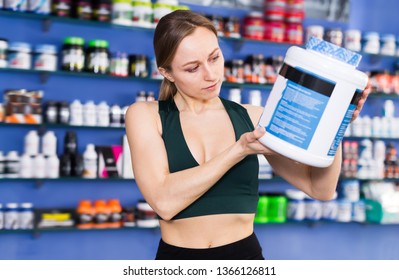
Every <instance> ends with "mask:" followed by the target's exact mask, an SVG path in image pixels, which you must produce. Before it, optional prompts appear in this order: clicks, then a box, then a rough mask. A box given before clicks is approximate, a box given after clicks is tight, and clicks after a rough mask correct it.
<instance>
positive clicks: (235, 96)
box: [229, 88, 241, 104]
mask: <svg viewBox="0 0 399 280" xmlns="http://www.w3.org/2000/svg"><path fill="white" fill-rule="evenodd" d="M229 100H231V101H234V102H236V103H238V104H240V103H241V90H240V89H239V88H232V89H230V91H229Z"/></svg>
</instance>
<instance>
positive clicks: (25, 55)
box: [8, 42, 32, 69]
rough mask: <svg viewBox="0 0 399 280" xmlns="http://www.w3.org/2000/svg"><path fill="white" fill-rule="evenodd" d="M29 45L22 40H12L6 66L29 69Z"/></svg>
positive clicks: (30, 57)
mask: <svg viewBox="0 0 399 280" xmlns="http://www.w3.org/2000/svg"><path fill="white" fill-rule="evenodd" d="M31 60H32V56H31V46H30V45H29V44H27V43H23V42H14V43H11V44H10V47H9V49H8V67H10V68H17V69H30V68H31V66H32V62H31Z"/></svg>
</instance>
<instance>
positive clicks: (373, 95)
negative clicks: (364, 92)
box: [367, 92, 399, 99]
mask: <svg viewBox="0 0 399 280" xmlns="http://www.w3.org/2000/svg"><path fill="white" fill-rule="evenodd" d="M367 98H379V99H399V94H394V93H383V92H372V93H370V94H369V96H368V97H367Z"/></svg>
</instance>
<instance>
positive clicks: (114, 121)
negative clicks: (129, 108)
mask: <svg viewBox="0 0 399 280" xmlns="http://www.w3.org/2000/svg"><path fill="white" fill-rule="evenodd" d="M109 118H110V126H112V127H119V126H121V118H122V110H121V107H120V106H119V105H118V104H114V105H112V107H111V111H110V115H109Z"/></svg>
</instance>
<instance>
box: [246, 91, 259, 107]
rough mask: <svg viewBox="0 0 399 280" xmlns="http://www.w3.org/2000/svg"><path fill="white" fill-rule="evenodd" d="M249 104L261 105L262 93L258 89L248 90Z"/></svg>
mask: <svg viewBox="0 0 399 280" xmlns="http://www.w3.org/2000/svg"><path fill="white" fill-rule="evenodd" d="M249 104H251V105H255V106H261V105H262V94H261V92H260V90H251V91H250V92H249Z"/></svg>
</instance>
